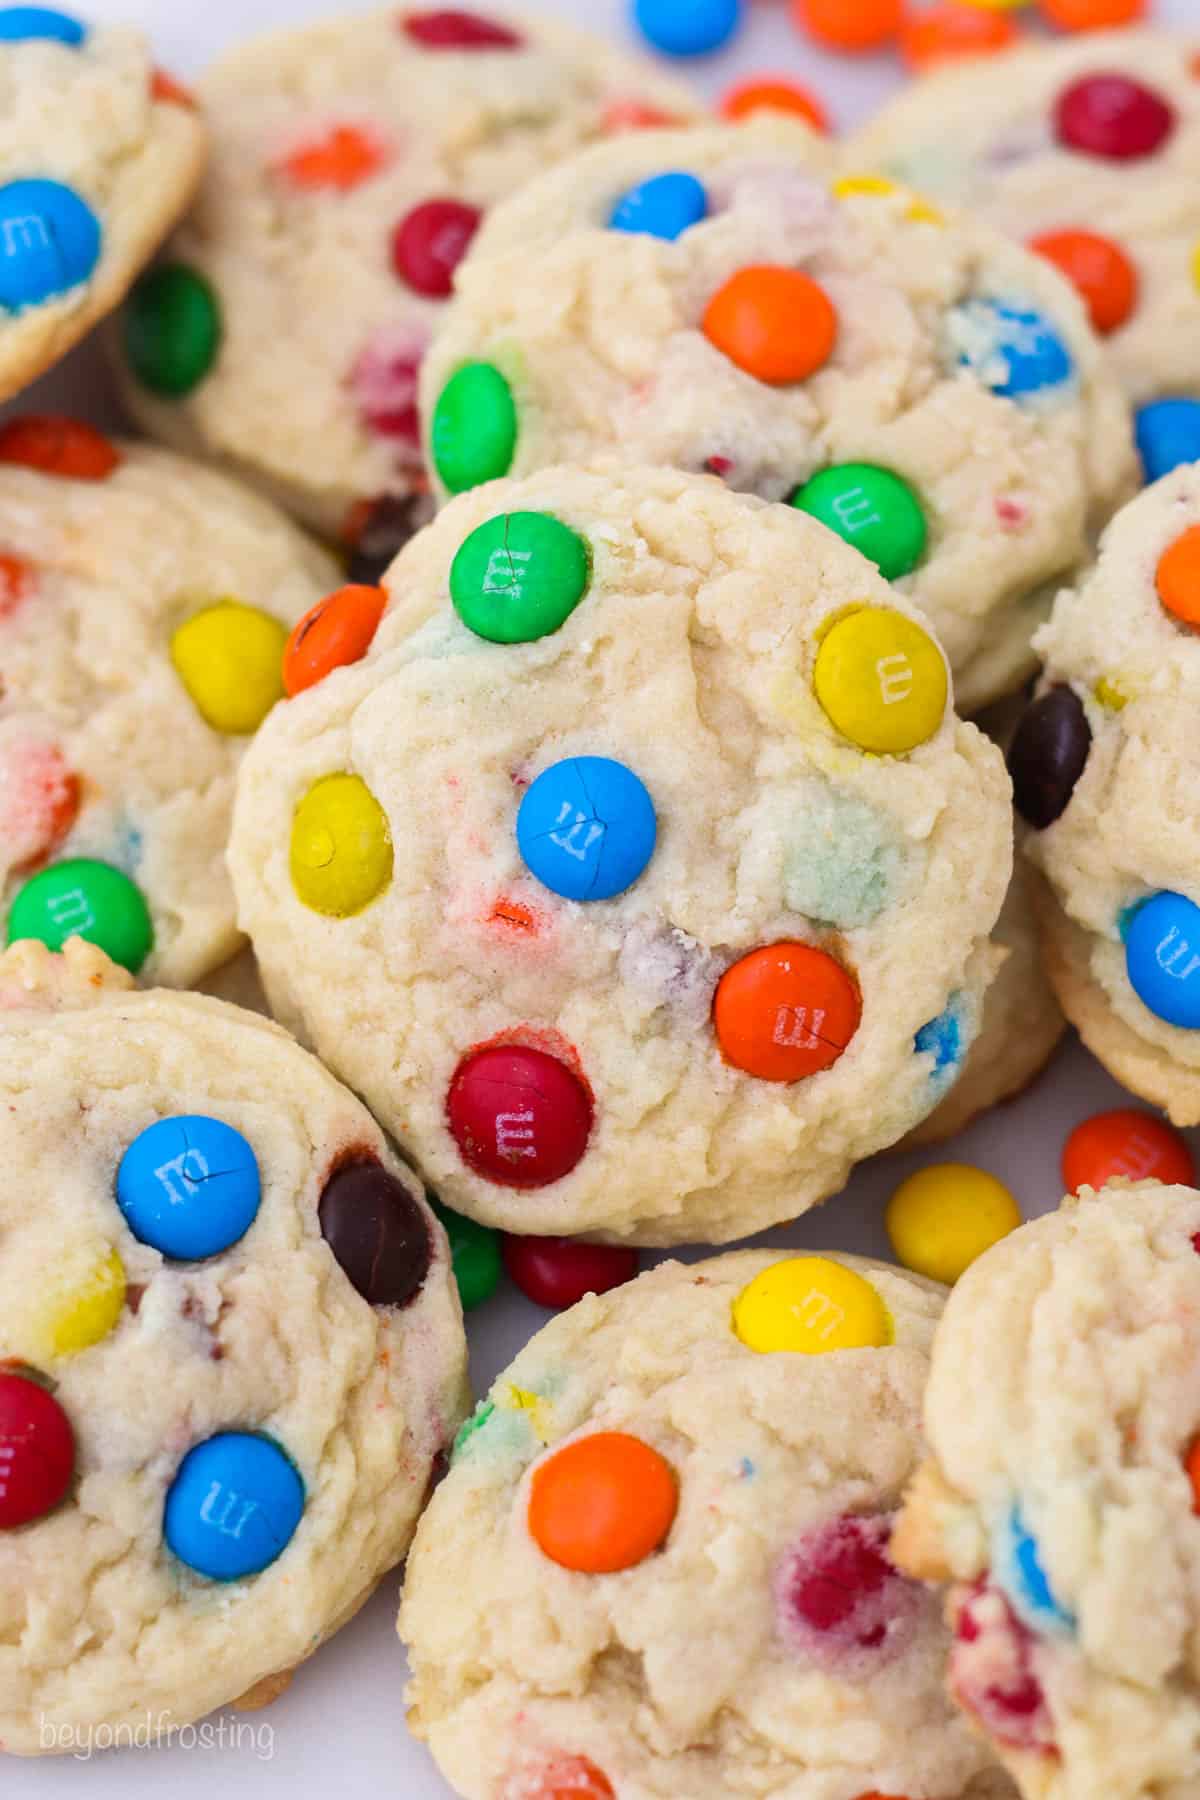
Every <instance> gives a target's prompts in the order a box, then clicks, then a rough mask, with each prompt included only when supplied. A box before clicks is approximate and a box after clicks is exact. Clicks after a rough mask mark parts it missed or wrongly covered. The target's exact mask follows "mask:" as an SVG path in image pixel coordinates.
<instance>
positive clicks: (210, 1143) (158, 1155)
mask: <svg viewBox="0 0 1200 1800" xmlns="http://www.w3.org/2000/svg"><path fill="white" fill-rule="evenodd" d="M261 1199H262V1182H261V1180H260V1178H259V1173H258V1162H257V1159H256V1158H255V1155H254V1152H253V1150H252V1149H251V1148H250V1146H249V1144H248V1143H247V1142H246V1140H245V1138H244V1137H243V1136H242V1134H241V1132H240V1131H235V1130H234V1129H233V1127H232V1126H231V1125H224V1124H222V1122H221V1120H220V1119H209V1118H205V1116H204V1115H203V1114H202V1113H181V1114H180V1115H179V1116H178V1117H176V1118H173V1119H160V1120H159V1121H158V1123H157V1124H156V1125H150V1126H148V1127H147V1128H146V1130H145V1131H143V1132H140V1133H139V1135H138V1136H137V1137H135V1138H134V1140H133V1142H132V1144H130V1146H129V1148H128V1150H126V1152H125V1154H124V1156H123V1157H122V1158H121V1166H120V1168H119V1169H118V1170H117V1205H118V1206H119V1207H120V1209H121V1211H122V1212H123V1213H124V1215H125V1222H126V1224H127V1225H128V1226H129V1229H130V1231H132V1233H133V1235H134V1237H135V1238H137V1239H138V1241H139V1242H140V1243H143V1244H149V1245H150V1246H151V1247H152V1248H153V1249H155V1250H160V1251H161V1252H162V1254H163V1255H164V1256H169V1257H172V1258H173V1259H174V1260H175V1261H176V1262H203V1261H204V1260H205V1258H207V1257H209V1256H219V1255H220V1253H221V1251H222V1250H228V1249H229V1246H230V1245H231V1244H236V1243H237V1241H238V1239H239V1238H242V1237H245V1235H246V1233H247V1232H248V1231H249V1229H250V1227H251V1225H253V1223H254V1220H255V1218H256V1216H257V1214H258V1207H259V1201H260V1200H261Z"/></svg>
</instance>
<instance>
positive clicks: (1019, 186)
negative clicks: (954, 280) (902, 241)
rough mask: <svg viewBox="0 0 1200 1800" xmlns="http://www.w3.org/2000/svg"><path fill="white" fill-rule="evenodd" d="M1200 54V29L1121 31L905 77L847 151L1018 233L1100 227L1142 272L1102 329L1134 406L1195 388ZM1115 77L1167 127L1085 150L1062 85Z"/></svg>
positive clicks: (859, 162)
mask: <svg viewBox="0 0 1200 1800" xmlns="http://www.w3.org/2000/svg"><path fill="white" fill-rule="evenodd" d="M1197 53H1200V38H1190V39H1189V38H1182V37H1176V36H1171V35H1170V34H1169V33H1167V32H1155V31H1138V32H1131V31H1120V32H1109V33H1099V34H1097V33H1091V32H1089V33H1085V34H1084V35H1082V36H1080V37H1077V38H1069V39H1066V40H1065V41H1062V42H1059V43H1055V44H1050V45H1044V46H1039V47H1037V48H1031V49H1022V50H1017V51H1014V52H1013V53H1011V54H1007V55H1004V56H990V57H987V58H985V59H983V60H981V61H980V62H978V63H969V64H965V65H963V66H962V67H959V68H955V69H951V70H947V71H944V72H942V73H940V74H937V75H934V76H932V77H930V78H929V79H928V80H925V81H922V82H918V83H917V84H916V85H914V86H911V87H909V88H908V89H907V90H906V91H905V92H904V93H902V94H901V95H899V96H898V97H897V98H896V99H895V100H893V101H892V102H891V103H890V104H889V105H887V106H885V107H884V108H883V110H882V111H881V112H880V113H878V114H877V115H876V117H875V118H874V119H873V120H872V121H871V123H870V124H869V125H867V126H866V128H865V129H864V130H863V131H861V132H859V133H858V135H857V136H856V137H854V138H852V139H851V140H850V141H849V143H848V145H847V147H846V163H847V166H848V167H852V168H855V169H864V168H865V169H870V168H878V169H882V170H885V171H887V172H888V173H890V174H892V175H894V176H895V177H896V179H897V180H900V181H908V182H912V183H913V184H914V185H916V186H919V187H920V188H921V189H922V190H923V191H924V192H925V193H928V194H930V195H932V196H934V197H935V198H938V199H941V200H944V201H946V202H948V203H952V204H956V205H960V206H963V207H964V208H966V209H968V210H970V211H972V212H976V213H978V214H979V216H980V217H982V218H985V219H987V220H989V221H990V222H991V223H992V224H993V225H996V226H998V227H999V229H1000V230H1002V231H1006V232H1009V233H1010V234H1011V235H1012V236H1013V237H1015V238H1017V239H1018V240H1019V241H1020V242H1022V243H1025V242H1028V241H1029V240H1030V239H1032V238H1037V237H1041V236H1043V235H1045V234H1049V233H1057V232H1062V231H1084V232H1088V233H1092V234H1096V233H1099V234H1102V235H1103V236H1104V237H1105V238H1107V239H1108V240H1109V241H1110V242H1111V243H1113V244H1115V245H1116V246H1117V248H1118V249H1119V250H1120V251H1122V252H1123V253H1124V254H1125V256H1126V257H1127V258H1128V259H1129V261H1130V262H1131V263H1132V265H1133V268H1134V271H1135V277H1136V290H1135V293H1134V296H1133V304H1132V308H1131V310H1130V311H1129V313H1128V316H1127V317H1126V319H1125V321H1124V322H1123V323H1121V324H1119V325H1118V326H1117V327H1116V328H1115V329H1114V330H1112V331H1111V333H1110V334H1109V335H1108V336H1107V337H1106V349H1107V350H1108V352H1109V355H1110V357H1111V360H1112V365H1113V367H1114V369H1115V370H1116V372H1117V374H1118V375H1119V377H1120V379H1121V381H1122V382H1123V384H1124V386H1125V388H1126V390H1127V391H1128V392H1129V394H1130V395H1131V397H1132V398H1133V399H1134V401H1135V402H1137V403H1139V404H1140V403H1142V402H1145V401H1149V400H1153V399H1155V398H1158V397H1161V396H1164V395H1168V394H1183V395H1186V394H1192V395H1200V299H1198V295H1197V288H1196V277H1195V266H1194V265H1195V254H1196V244H1197V241H1200V194H1198V193H1197V190H1196V180H1195V168H1196V160H1197V157H1198V156H1200V81H1198V80H1197V78H1196V66H1195V65H1196V56H1197ZM1112 75H1116V76H1120V77H1124V78H1132V79H1133V80H1135V81H1137V82H1138V83H1140V84H1141V86H1142V87H1143V88H1144V89H1149V90H1150V91H1151V92H1152V94H1153V95H1154V96H1155V99H1156V100H1157V101H1158V102H1159V103H1165V104H1166V105H1167V107H1169V109H1170V111H1171V113H1172V115H1173V117H1172V120H1171V124H1170V129H1169V130H1168V132H1167V134H1166V135H1165V137H1164V138H1163V140H1162V141H1161V143H1159V144H1158V145H1157V147H1156V148H1155V149H1154V150H1153V153H1151V154H1133V155H1130V154H1128V153H1121V154H1117V155H1097V154H1093V153H1091V152H1090V151H1086V150H1082V149H1080V148H1076V147H1073V146H1072V144H1071V143H1070V142H1069V141H1064V138H1063V136H1062V134H1061V132H1060V131H1059V129H1058V127H1057V126H1056V112H1057V109H1058V107H1059V103H1060V101H1061V99H1062V97H1063V95H1064V94H1065V93H1067V92H1068V91H1069V90H1070V89H1071V88H1072V87H1073V86H1074V85H1075V84H1076V83H1079V82H1081V81H1084V80H1086V79H1088V78H1089V77H1096V76H1100V77H1103V76H1112ZM1100 104H1101V102H1097V106H1099V105H1100Z"/></svg>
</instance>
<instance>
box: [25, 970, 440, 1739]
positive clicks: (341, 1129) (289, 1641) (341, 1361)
mask: <svg viewBox="0 0 1200 1800" xmlns="http://www.w3.org/2000/svg"><path fill="white" fill-rule="evenodd" d="M125 981H126V978H125V977H124V975H123V972H122V971H120V970H113V969H112V968H111V966H109V968H108V969H107V970H105V969H104V967H103V966H102V959H100V958H99V952H97V951H96V950H94V949H92V948H91V947H90V946H84V945H82V944H79V943H78V941H75V942H74V943H73V945H72V946H71V947H70V948H69V949H68V951H67V953H66V955H65V956H61V957H55V956H52V955H51V954H50V953H49V952H48V951H46V950H45V949H44V948H43V947H41V946H38V945H29V944H23V945H20V946H17V947H16V948H14V949H13V950H10V951H9V952H8V953H7V954H6V955H5V956H4V957H2V958H0V1093H2V1094H3V1105H2V1106H0V1144H2V1146H3V1155H4V1159H5V1168H6V1171H7V1174H6V1181H5V1186H4V1191H3V1197H2V1198H0V1231H2V1235H3V1239H4V1256H3V1259H2V1262H0V1358H2V1359H4V1368H5V1372H6V1373H8V1372H9V1371H10V1370H11V1369H12V1368H14V1367H16V1368H18V1369H22V1370H24V1371H26V1372H34V1373H36V1376H37V1378H38V1380H39V1381H42V1382H44V1383H46V1384H48V1385H49V1386H51V1387H52V1391H53V1397H54V1401H55V1402H56V1403H57V1405H58V1406H59V1407H60V1408H61V1409H62V1411H63V1412H64V1413H65V1415H66V1418H67V1420H68V1421H69V1424H70V1427H71V1429H72V1431H73V1433H74V1438H75V1477H74V1482H73V1485H72V1486H71V1488H70V1489H69V1491H68V1492H67V1494H66V1496H65V1498H64V1499H63V1500H62V1502H61V1503H60V1504H59V1505H58V1507H57V1508H56V1509H55V1510H54V1511H51V1512H49V1513H47V1514H46V1515H45V1516H42V1517H38V1518H36V1519H34V1520H33V1522H31V1523H28V1524H26V1525H24V1527H23V1528H22V1529H13V1530H0V1744H2V1746H3V1748H4V1749H5V1750H8V1751H12V1752H15V1753H17V1754H29V1755H33V1754H37V1753H38V1752H39V1751H44V1750H46V1749H47V1748H51V1747H58V1748H60V1749H61V1748H66V1749H75V1748H79V1747H80V1746H81V1745H83V1744H84V1743H85V1742H90V1741H92V1740H91V1739H90V1738H88V1737H85V1735H84V1734H88V1733H94V1732H95V1730H96V1728H98V1727H106V1728H112V1727H117V1726H126V1727H128V1726H130V1725H133V1724H136V1723H137V1722H138V1721H141V1722H142V1724H143V1725H144V1723H145V1721H146V1718H147V1716H148V1715H150V1716H159V1715H161V1720H160V1725H161V1728H162V1729H165V1728H166V1727H167V1726H169V1727H171V1728H178V1727H179V1726H181V1725H184V1724H186V1723H188V1722H189V1721H191V1720H193V1719H196V1718H198V1717H200V1716H201V1715H202V1714H204V1713H207V1712H209V1711H211V1710H212V1709H213V1708H214V1707H217V1706H220V1705H222V1704H224V1703H226V1702H228V1701H230V1700H234V1699H236V1698H237V1697H238V1696H239V1695H242V1694H243V1693H246V1692H247V1690H252V1689H254V1688H255V1687H256V1686H257V1685H258V1684H259V1683H260V1682H262V1681H263V1680H264V1679H265V1678H267V1677H275V1676H278V1675H281V1674H282V1673H283V1672H285V1671H287V1670H288V1669H290V1668H291V1667H293V1666H294V1665H295V1664H296V1663H297V1662H300V1661H302V1660H303V1659H304V1658H305V1657H307V1656H308V1655H310V1654H311V1653H312V1651H313V1650H315V1649H316V1648H317V1646H318V1645H319V1644H320V1642H321V1641H322V1640H323V1639H324V1638H325V1637H327V1636H328V1635H329V1634H330V1633H331V1632H333V1631H334V1630H336V1629H337V1627H338V1626H339V1625H340V1624H342V1623H343V1622H344V1621H345V1620H346V1619H347V1618H349V1617H350V1615H351V1614H352V1613H353V1612H354V1611H355V1610H356V1609H357V1607H358V1606H359V1605H360V1604H361V1603H362V1602H363V1601H364V1600H365V1599H366V1598H367V1596H368V1595H369V1593H370V1592H371V1590H372V1589H373V1588H374V1586H375V1585H376V1583H377V1582H378V1580H379V1579H380V1577H381V1576H382V1575H384V1574H385V1573H386V1571H387V1570H389V1569H390V1568H392V1567H393V1565H394V1564H395V1563H397V1562H398V1561H399V1560H400V1559H401V1558H402V1557H403V1555H404V1553H405V1551H406V1549H407V1547H408V1541H409V1538H410V1536H411V1533H412V1530H413V1526H414V1524H415V1522H416V1518H417V1515H418V1513H419V1511H420V1509H421V1506H422V1504H423V1502H424V1499H425V1496H426V1494H427V1492H428V1488H429V1483H430V1479H431V1475H432V1473H433V1471H434V1466H435V1462H436V1459H437V1458H438V1456H439V1453H440V1452H441V1451H442V1449H443V1447H444V1446H446V1445H447V1444H448V1442H449V1440H450V1438H451V1436H452V1435H453V1433H454V1430H455V1428H456V1427H457V1425H458V1423H459V1421H460V1419H461V1418H462V1416H463V1408H464V1404H465V1401H466V1354H465V1344H464V1338H463V1330H462V1319H461V1311H460V1308H459V1304H458V1297H457V1291H456V1289H455V1285H454V1279H453V1274H452V1271H451V1266H450V1256H449V1251H448V1248H447V1245H446V1241H445V1238H444V1236H443V1234H442V1231H441V1228H440V1227H439V1226H438V1224H437V1223H436V1221H435V1220H434V1218H433V1216H432V1214H431V1213H429V1212H428V1210H427V1209H426V1207H425V1203H424V1199H423V1196H422V1193H421V1189H420V1186H419V1184H418V1183H417V1182H416V1181H415V1180H414V1178H413V1177H412V1175H411V1174H410V1173H408V1172H407V1171H406V1170H405V1168H404V1166H403V1165H402V1164H401V1163H399V1162H398V1160H397V1159H396V1157H395V1155H394V1154H393V1152H392V1151H391V1149H390V1148H389V1147H388V1144H387V1142H386V1140H385V1139H384V1137H383V1134H382V1133H381V1132H380V1130H379V1129H378V1127H377V1126H376V1125H375V1123H374V1121H373V1120H372V1119H371V1117H370V1115H369V1114H368V1113H367V1111H366V1110H365V1108H364V1107H363V1106H362V1105H361V1104H360V1103H359V1102H358V1101H357V1100H356V1099H355V1098H354V1097H353V1096H352V1095H351V1094H349V1093H348V1092H347V1091H346V1090H345V1089H344V1088H342V1087H339V1085H338V1084H337V1082H336V1081H334V1080H333V1078H332V1077H331V1076H329V1075H328V1074H326V1072H325V1071H324V1070H323V1069H322V1068H321V1067H320V1065H319V1064H318V1063H317V1062H316V1061H315V1060H314V1059H313V1058H312V1057H310V1056H308V1055H307V1054H306V1053H305V1052H304V1051H302V1050H300V1048H299V1047H298V1046H297V1045H296V1044H295V1043H294V1042H293V1041H292V1039H290V1038H289V1037H288V1036H287V1034H286V1033H285V1032H283V1031H282V1030H281V1029H280V1028H279V1027H278V1026H275V1025H271V1024H269V1023H267V1022H265V1021H263V1020H261V1019H257V1018H255V1017H253V1016H252V1015H251V1014H248V1013H243V1012H239V1011H238V1010H236V1009H235V1008H233V1007H229V1006H224V1005H222V1004H220V1003H219V1002H217V1001H215V1000H210V999H207V998H204V997H202V996H199V995H194V994H177V993H171V992H167V991H163V990H159V991H153V992H147V991H140V992H127V991H124V988H125ZM184 1114H203V1115H208V1116H209V1117H210V1118H211V1117H216V1118H217V1119H219V1120H221V1121H223V1122H224V1123H225V1124H227V1125H229V1126H231V1127H233V1128H234V1130H235V1131H238V1132H240V1133H241V1134H242V1135H243V1137H244V1138H245V1140H246V1141H247V1142H248V1143H249V1145H250V1146H251V1148H252V1150H253V1154H254V1157H255V1158H256V1160H257V1164H258V1169H259V1175H260V1179H261V1183H262V1197H261V1203H260V1206H259V1210H258V1213H257V1216H256V1218H255V1219H254V1221H253V1223H252V1224H251V1226H250V1228H249V1230H248V1231H247V1232H246V1233H245V1235H244V1236H243V1237H242V1238H241V1239H240V1240H239V1241H238V1242H237V1243H235V1244H233V1245H232V1247H230V1248H228V1249H226V1250H225V1251H223V1252H222V1253H220V1254H219V1255H216V1256H214V1257H212V1258H210V1259H208V1260H206V1261H203V1262H198V1263H191V1262H183V1261H174V1260H168V1259H166V1258H165V1257H164V1256H163V1255H162V1254H160V1252H159V1251H158V1250H156V1249H154V1248H152V1247H151V1246H150V1244H149V1243H147V1242H145V1241H142V1240H141V1239H140V1238H139V1237H138V1236H136V1235H135V1234H134V1230H133V1228H132V1226H131V1225H130V1224H128V1223H127V1222H126V1218H125V1216H124V1214H123V1212H122V1211H121V1210H120V1209H119V1208H118V1204H117V1200H116V1197H115V1186H114V1184H115V1181H116V1177H117V1169H118V1165H119V1164H120V1163H121V1160H122V1158H123V1156H124V1154H125V1152H126V1150H127V1149H128V1147H129V1145H130V1144H131V1142H132V1141H133V1140H135V1139H136V1138H137V1137H138V1135H139V1134H140V1133H141V1132H143V1131H145V1130H146V1129H147V1128H148V1127H150V1126H152V1125H154V1124H155V1122H156V1121H158V1120H161V1119H164V1118H169V1117H172V1116H179V1115H184ZM189 1154H191V1153H189ZM348 1162H353V1163H356V1164H357V1163H370V1164H372V1165H379V1166H381V1167H382V1168H383V1169H385V1170H387V1171H389V1172H390V1174H391V1175H392V1176H393V1177H395V1179H396V1181H397V1182H398V1183H400V1184H402V1185H403V1188H404V1190H405V1193H406V1195H407V1204H408V1206H409V1207H410V1208H411V1209H412V1212H413V1217H414V1218H415V1219H419V1220H420V1221H421V1222H422V1228H423V1229H424V1231H425V1232H426V1234H427V1237H428V1255H429V1266H428V1271H427V1273H426V1275H425V1278H424V1281H423V1283H422V1284H421V1285H420V1287H419V1289H418V1290H417V1291H416V1292H415V1293H414V1295H413V1297H412V1298H411V1299H410V1300H409V1302H408V1304H407V1305H405V1306H403V1307H387V1306H372V1305H369V1304H368V1302H367V1301H366V1300H365V1299H364V1298H362V1297H361V1294H360V1293H359V1292H358V1291H356V1288H355V1287H354V1286H352V1285H351V1281H350V1280H349V1279H348V1278H347V1276H346V1275H345V1274H344V1273H343V1271H342V1268H341V1267H340V1266H339V1263H338V1261H337V1260H336V1259H335V1256H334V1254H333V1252H332V1250H331V1246H330V1243H329V1242H327V1241H326V1239H325V1237H324V1236H323V1234H322V1227H321V1224H320V1222H319V1219H318V1203H319V1201H320V1200H321V1197H322V1192H323V1189H324V1188H325V1186H326V1184H327V1183H328V1181H329V1180H330V1177H331V1174H332V1173H333V1172H334V1171H335V1170H336V1169H337V1168H338V1167H339V1166H343V1165H345V1164H346V1163H348ZM185 1172H186V1170H185ZM111 1294H115V1297H116V1304H115V1305H114V1307H113V1309H112V1314H111V1316H108V1317H106V1319H105V1321H104V1325H103V1326H101V1325H98V1324H97V1322H96V1314H97V1308H98V1307H99V1306H101V1305H102V1304H103V1303H104V1301H105V1299H106V1297H107V1296H109V1295H111ZM122 1295H123V1304H121V1299H122ZM9 1359H11V1360H9ZM6 1398H7V1397H6ZM4 1423H5V1430H6V1434H8V1435H6V1438H5V1450H6V1454H7V1455H8V1456H10V1457H11V1454H12V1449H11V1446H12V1437H11V1430H12V1424H11V1416H10V1414H8V1413H6V1415H5V1421H4ZM227 1431H238V1432H251V1433H256V1434H261V1435H262V1436H264V1437H266V1438H268V1439H270V1440H272V1441H273V1443H274V1444H275V1445H276V1446H278V1447H279V1449H281V1450H282V1451H283V1452H284V1454H285V1455H286V1457H287V1458H288V1459H290V1461H291V1463H292V1465H293V1466H294V1468H295V1470H296V1471H298V1473H299V1476H300V1478H301V1481H302V1483H303V1488H304V1508H303V1514H302V1516H301V1518H300V1522H299V1524H298V1526H297V1527H296V1530H295V1533H294V1535H293V1536H292V1538H291V1540H290V1542H289V1543H288V1544H287V1546H286V1548H285V1549H283V1550H282V1552H281V1554H279V1556H278V1558H277V1560H276V1561H274V1562H273V1563H271V1564H270V1566H269V1567H267V1568H265V1569H264V1570H263V1572H262V1573H260V1574H257V1575H253V1576H251V1577H248V1578H245V1579H240V1580H227V1581H224V1582H216V1581H213V1580H207V1579H204V1578H202V1577H201V1576H200V1575H198V1574H197V1573H195V1572H194V1571H193V1570H192V1569H190V1568H189V1567H187V1566H186V1565H185V1564H184V1563H183V1562H180V1561H178V1560H177V1559H176V1558H175V1557H174V1556H173V1555H172V1554H171V1552H170V1551H169V1550H168V1548H167V1545H166V1542H165V1541H164V1502H165V1499H166V1496H167V1494H168V1492H169V1491H170V1490H171V1488H172V1484H173V1482H174V1480H175V1477H176V1476H177V1473H178V1471H179V1468H180V1465H181V1462H182V1461H183V1459H184V1457H185V1456H186V1455H187V1454H188V1453H189V1452H190V1451H191V1450H192V1449H193V1448H194V1447H195V1446H197V1445H198V1444H200V1443H201V1442H202V1441H204V1440H207V1439H210V1438H211V1437H212V1436H213V1435H214V1434H219V1433H222V1432H227ZM11 1469H12V1464H11V1462H9V1463H7V1464H6V1467H5V1472H6V1476H8V1477H9V1478H10V1479H11ZM220 1498H221V1499H222V1503H223V1504H224V1503H227V1502H228V1503H229V1504H226V1512H227V1513H228V1511H229V1506H230V1505H231V1504H232V1502H231V1501H230V1496H229V1495H227V1494H226V1495H223V1496H220ZM236 1498H237V1496H236V1495H235V1496H233V1499H234V1500H236ZM236 1510H237V1509H236V1507H235V1508H234V1511H235V1512H236ZM276 1686H278V1683H276ZM260 1693H261V1690H260Z"/></svg>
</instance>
